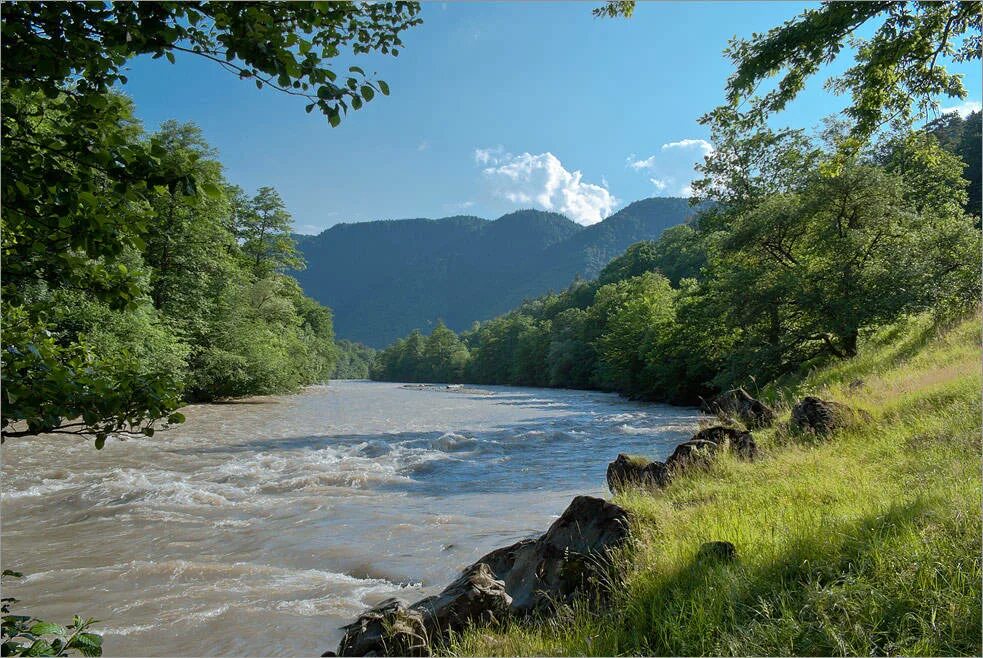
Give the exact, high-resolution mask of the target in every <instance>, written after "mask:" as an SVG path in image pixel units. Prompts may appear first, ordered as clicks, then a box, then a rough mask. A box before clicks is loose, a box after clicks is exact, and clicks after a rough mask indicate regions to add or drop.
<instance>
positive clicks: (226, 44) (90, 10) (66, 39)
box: [0, 2, 422, 125]
mask: <svg viewBox="0 0 983 658" xmlns="http://www.w3.org/2000/svg"><path fill="white" fill-rule="evenodd" d="M419 11H420V6H419V4H418V3H415V2H385V3H369V2H331V3H327V2H320V3H268V4H258V3H239V2H187V3H185V2H156V3H62V2H30V3H28V2H25V3H5V4H4V5H3V8H2V12H3V13H2V15H3V46H2V51H0V52H2V68H3V81H4V86H5V91H9V90H13V89H20V90H26V91H32V92H33V91H38V92H41V93H43V94H44V95H46V96H48V97H56V96H58V95H59V94H61V93H63V92H64V91H65V86H66V85H68V84H71V86H72V89H71V92H70V93H71V95H72V96H73V97H75V98H78V99H79V100H82V101H86V100H90V99H92V98H95V97H99V96H104V95H105V94H106V92H108V91H109V90H110V89H111V88H113V87H114V86H115V85H117V84H126V82H127V78H126V76H125V75H123V73H122V70H123V67H124V66H125V64H126V62H127V61H129V60H130V59H132V58H133V57H136V56H138V55H152V56H153V57H154V58H159V57H166V58H167V59H168V60H169V61H171V62H174V60H175V56H174V53H182V54H187V55H189V56H194V57H202V58H205V59H208V60H211V61H213V62H215V63H216V64H217V65H218V66H221V67H222V68H224V69H226V70H228V71H229V72H231V73H232V74H234V75H236V76H238V77H239V78H242V79H249V80H253V81H254V82H255V84H256V86H257V87H258V88H260V89H262V88H263V87H271V88H273V89H275V90H278V91H281V92H283V93H286V94H290V95H293V96H299V97H301V98H303V99H304V100H306V101H307V102H308V104H307V111H308V112H310V111H311V110H312V109H314V108H315V107H317V108H318V109H319V110H320V111H321V112H322V113H324V114H325V116H327V117H328V119H329V120H330V121H331V124H332V125H337V124H338V122H340V120H341V114H342V113H343V112H347V111H348V109H349V108H352V109H359V108H360V107H361V106H362V104H363V103H365V102H368V101H370V100H372V98H373V97H374V95H375V91H379V92H381V93H383V94H388V93H389V87H388V85H386V83H385V82H383V81H381V80H378V81H373V80H372V79H370V78H369V77H368V76H366V74H365V72H364V71H363V70H362V69H361V68H359V67H357V66H352V67H349V69H348V75H347V76H346V77H345V78H344V79H343V80H339V76H338V73H337V72H335V71H334V70H333V68H332V67H331V66H329V62H330V61H331V60H332V59H334V58H335V57H338V56H339V55H340V54H342V53H343V52H344V51H345V49H350V50H351V52H352V53H354V54H360V53H368V52H371V51H374V50H375V51H380V52H382V53H384V54H392V55H393V56H397V55H398V54H399V48H400V47H402V45H403V44H402V40H401V39H400V34H401V33H402V32H403V31H405V30H407V29H409V28H410V27H413V26H415V25H418V24H420V23H421V22H422V21H421V19H420V18H419V17H418V14H419Z"/></svg>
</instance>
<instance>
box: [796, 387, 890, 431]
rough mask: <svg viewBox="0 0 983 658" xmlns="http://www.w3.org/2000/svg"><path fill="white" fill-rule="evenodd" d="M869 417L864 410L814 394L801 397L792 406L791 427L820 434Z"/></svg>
mask: <svg viewBox="0 0 983 658" xmlns="http://www.w3.org/2000/svg"><path fill="white" fill-rule="evenodd" d="M870 419H871V418H870V414H868V413H867V412H866V411H863V410H861V409H854V408H853V407H850V406H847V405H845V404H843V403H842V402H833V401H832V400H823V399H821V398H817V397H814V396H808V397H805V398H802V400H801V401H799V402H798V403H796V405H795V406H794V407H792V427H794V428H796V429H799V430H802V431H805V432H811V433H813V434H817V435H820V436H826V435H829V434H831V433H832V432H834V431H835V430H838V429H842V428H844V427H849V426H850V425H853V424H854V423H856V422H858V421H861V420H870Z"/></svg>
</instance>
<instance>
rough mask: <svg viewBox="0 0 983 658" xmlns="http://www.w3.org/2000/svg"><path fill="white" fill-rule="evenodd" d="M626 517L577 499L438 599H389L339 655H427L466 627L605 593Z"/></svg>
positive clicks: (357, 625)
mask: <svg viewBox="0 0 983 658" xmlns="http://www.w3.org/2000/svg"><path fill="white" fill-rule="evenodd" d="M628 536H629V526H628V512H627V511H625V510H624V509H623V508H621V507H619V506H618V505H615V504H613V503H609V502H607V501H605V500H602V499H600V498H592V497H590V496H577V497H576V498H574V499H573V502H571V503H570V505H569V506H568V507H567V509H566V511H564V512H563V514H562V515H561V516H560V518H559V519H557V520H556V521H554V522H553V524H552V525H551V526H550V527H549V529H548V530H547V531H546V533H545V534H543V535H542V536H541V537H540V538H539V539H525V540H522V541H520V542H517V543H515V544H513V545H511V546H506V547H505V548H499V549H497V550H495V551H492V552H491V553H488V554H487V555H485V556H484V557H483V558H481V559H480V560H478V561H477V562H475V563H474V564H473V565H471V566H470V567H468V568H467V569H465V570H464V571H463V572H462V573H461V575H460V576H459V577H458V578H457V579H456V580H455V581H454V582H453V583H451V584H450V585H448V586H447V587H446V588H444V590H443V591H442V592H441V593H440V594H438V595H437V596H431V597H428V598H426V599H423V600H422V601H419V602H417V603H415V604H413V605H412V606H409V607H407V606H406V605H405V604H404V603H403V602H402V601H399V600H397V599H388V600H386V601H383V602H382V603H380V604H379V605H378V606H376V607H374V608H372V609H371V610H369V611H368V612H365V613H363V614H362V615H361V616H360V617H359V618H358V620H357V621H355V622H354V623H352V624H349V625H347V626H345V627H343V630H344V631H345V635H344V637H343V638H342V640H341V644H340V646H339V647H338V655H340V656H370V655H374V656H384V655H388V656H427V655H430V654H431V653H432V649H433V643H434V642H435V641H439V640H440V639H443V638H445V637H446V634H447V633H448V632H450V631H458V630H460V629H462V628H464V627H465V626H467V625H468V623H474V624H482V623H494V622H496V621H501V620H503V619H504V618H505V617H506V616H508V615H519V616H524V615H528V614H531V613H534V612H539V611H546V610H549V609H551V608H552V606H554V605H556V604H564V603H570V602H572V601H573V599H574V598H576V597H578V596H589V595H596V594H602V593H604V592H605V583H606V581H605V580H604V578H603V568H604V566H605V564H606V561H607V559H608V553H609V551H611V550H612V549H614V548H616V547H618V546H621V545H622V544H624V543H625V542H626V541H627V540H628Z"/></svg>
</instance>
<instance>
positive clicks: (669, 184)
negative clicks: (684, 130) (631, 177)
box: [626, 139, 713, 196]
mask: <svg viewBox="0 0 983 658" xmlns="http://www.w3.org/2000/svg"><path fill="white" fill-rule="evenodd" d="M711 153H713V144H711V143H710V142H708V141H707V140H705V139H681V140H679V141H678V142H669V143H667V144H663V145H662V146H661V147H660V148H659V152H658V153H656V154H654V155H650V156H649V157H647V158H641V157H638V156H636V155H635V154H634V153H632V154H631V155H629V156H628V158H627V160H626V165H627V167H628V168H629V169H633V170H634V171H638V172H645V173H646V174H648V176H649V181H650V182H651V183H652V186H653V187H654V188H655V191H656V193H657V194H663V195H665V196H692V195H693V187H692V185H691V183H692V182H693V177H694V175H695V169H694V167H695V165H696V164H698V163H701V162H703V158H704V157H706V156H708V155H710V154H711Z"/></svg>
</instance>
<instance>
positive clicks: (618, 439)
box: [0, 381, 700, 656]
mask: <svg viewBox="0 0 983 658" xmlns="http://www.w3.org/2000/svg"><path fill="white" fill-rule="evenodd" d="M482 388H483V390H481V391H476V390H464V391H433V390H413V389H407V388H402V387H401V386H400V385H398V384H383V383H371V382H351V381H342V382H332V383H331V384H330V385H329V386H317V387H312V388H310V389H307V390H306V391H305V392H303V393H301V394H298V395H293V396H283V397H267V398H256V399H252V400H248V401H244V402H239V403H235V404H221V405H195V406H191V407H188V408H186V409H184V410H183V411H184V413H185V415H186V416H187V422H186V423H185V424H184V425H181V426H179V427H176V428H174V429H172V430H169V431H167V432H159V433H157V434H156V436H154V437H153V438H141V439H130V440H127V441H122V442H121V441H112V440H110V441H108V442H107V444H106V447H105V449H103V450H102V451H98V452H97V451H96V450H95V449H94V448H93V447H92V445H91V443H83V442H79V441H76V440H72V439H68V438H65V437H56V436H46V437H41V438H35V439H30V440H26V439H22V440H12V441H10V442H8V443H7V444H5V445H4V446H3V448H2V449H0V450H2V458H3V471H2V474H3V487H2V508H0V511H2V517H0V531H2V533H0V534H2V536H0V538H2V545H0V549H2V554H0V557H2V566H3V568H7V569H15V570H17V571H22V572H24V574H25V578H23V579H21V580H20V581H11V582H10V583H5V587H4V595H5V596H8V595H9V596H16V597H17V598H19V599H21V603H20V604H19V610H20V611H23V612H27V613H30V614H33V615H36V616H39V617H41V618H44V619H48V620H51V621H59V622H66V621H69V620H70V619H71V616H72V615H73V614H75V613H80V614H83V615H87V616H92V617H96V618H97V619H100V620H102V621H101V623H99V624H98V625H97V626H96V628H95V630H96V632H99V633H102V634H103V636H104V650H105V655H108V656H205V655H310V656H316V655H319V654H320V653H321V652H322V651H324V650H325V649H333V648H335V646H336V645H337V642H338V639H339V638H340V632H339V631H338V627H339V626H340V625H341V624H343V623H347V622H349V621H351V620H352V619H353V618H354V617H355V616H356V615H357V614H358V613H359V612H360V611H361V610H363V609H364V608H365V607H366V606H369V605H372V604H374V603H376V602H378V601H379V600H381V599H383V598H386V597H388V596H394V595H395V596H401V597H405V598H406V599H408V600H415V599H416V598H419V597H421V596H423V595H425V594H429V593H431V592H433V591H436V590H439V588H440V587H442V586H443V585H445V584H446V583H447V582H449V581H450V580H451V579H452V578H453V577H454V576H455V575H456V573H457V571H458V570H460V569H461V568H462V567H464V566H466V565H468V564H470V563H471V562H473V561H474V560H475V559H477V558H478V557H480V556H481V555H482V554H484V553H485V552H487V551H489V550H491V549H493V548H496V547H498V546H502V545H505V544H508V543H511V542H514V541H516V540H518V539H521V538H524V537H528V536H532V535H537V534H539V533H541V532H542V531H543V530H545V529H546V527H547V526H548V525H549V523H550V522H551V521H552V520H553V519H554V518H556V516H558V515H559V514H560V512H562V511H563V509H564V508H565V507H566V505H567V503H569V501H570V499H571V498H572V497H573V496H575V495H577V494H594V495H606V489H605V482H604V472H605V468H606V466H607V464H608V462H609V461H611V460H612V459H613V458H614V457H615V456H616V455H617V453H618V452H638V453H643V454H647V455H649V456H651V457H653V458H659V457H665V456H666V455H667V454H668V453H669V451H670V450H671V449H672V448H673V447H674V446H675V444H676V443H678V442H679V441H681V440H683V439H685V438H688V436H689V435H690V434H691V433H692V432H693V430H694V429H695V428H696V425H697V422H698V421H699V419H700V415H699V413H698V412H696V411H695V410H692V409H683V408H675V407H669V406H663V405H652V404H643V403H635V402H630V401H627V400H623V399H621V398H619V397H617V396H614V395H609V394H604V393H594V392H585V391H565V390H546V389H528V388H506V387H482Z"/></svg>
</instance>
